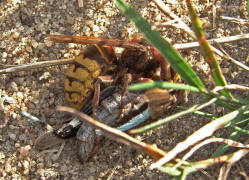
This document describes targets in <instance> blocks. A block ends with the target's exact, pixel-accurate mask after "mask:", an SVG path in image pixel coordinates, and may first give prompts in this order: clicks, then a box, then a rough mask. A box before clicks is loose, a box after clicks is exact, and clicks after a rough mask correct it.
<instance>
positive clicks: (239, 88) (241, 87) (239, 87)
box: [212, 84, 249, 93]
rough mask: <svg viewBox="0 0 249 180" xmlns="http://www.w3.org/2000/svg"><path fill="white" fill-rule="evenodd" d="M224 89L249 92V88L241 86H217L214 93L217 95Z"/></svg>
mask: <svg viewBox="0 0 249 180" xmlns="http://www.w3.org/2000/svg"><path fill="white" fill-rule="evenodd" d="M223 89H228V90H240V91H249V87H246V86H241V85H238V84H229V85H225V86H217V87H215V88H214V89H213V90H212V91H213V92H215V93H216V92H218V91H221V90H223Z"/></svg>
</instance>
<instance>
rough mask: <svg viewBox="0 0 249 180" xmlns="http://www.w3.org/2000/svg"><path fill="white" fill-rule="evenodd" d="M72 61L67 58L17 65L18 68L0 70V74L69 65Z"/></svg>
mask: <svg viewBox="0 0 249 180" xmlns="http://www.w3.org/2000/svg"><path fill="white" fill-rule="evenodd" d="M73 60H74V58H69V59H59V60H51V61H42V62H35V63H30V64H23V65H18V66H15V67H11V68H6V69H0V74H6V73H12V72H19V71H25V70H30V69H34V68H42V67H48V66H56V65H63V64H70V63H73Z"/></svg>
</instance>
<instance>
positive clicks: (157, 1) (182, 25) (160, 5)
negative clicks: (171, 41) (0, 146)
mask: <svg viewBox="0 0 249 180" xmlns="http://www.w3.org/2000/svg"><path fill="white" fill-rule="evenodd" d="M153 2H154V3H155V4H156V5H157V7H158V8H159V9H160V10H161V11H162V12H163V13H165V14H166V15H167V16H169V17H171V18H173V19H174V20H176V22H178V23H177V24H178V25H177V27H178V28H181V29H182V30H184V31H185V32H187V33H188V34H189V35H190V36H191V37H193V38H194V39H196V37H195V35H194V33H193V32H192V30H191V29H190V28H189V27H188V26H187V25H186V24H185V23H184V22H183V21H182V20H181V19H180V18H179V17H177V16H176V15H175V14H174V13H173V12H171V11H170V9H169V7H168V6H166V5H165V4H164V3H163V2H162V1H161V0H153ZM175 26H176V25H175ZM248 36H249V34H247V39H248ZM208 42H209V43H210V46H211V48H212V49H213V51H214V52H215V53H216V54H218V55H219V56H221V57H223V58H227V57H226V56H225V55H224V54H223V53H222V52H221V51H220V50H218V49H216V48H215V47H213V46H212V45H211V44H213V43H212V42H210V41H208ZM197 44H198V42H197ZM197 44H196V47H197V46H199V44H198V45H197ZM174 47H175V46H174ZM179 49H181V48H179Z"/></svg>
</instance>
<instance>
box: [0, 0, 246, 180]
mask: <svg viewBox="0 0 249 180" xmlns="http://www.w3.org/2000/svg"><path fill="white" fill-rule="evenodd" d="M129 2H130V3H131V4H132V7H133V8H135V9H136V10H137V11H138V12H140V14H142V15H143V17H145V18H146V19H147V20H148V21H149V22H150V23H151V24H153V25H154V26H155V28H156V29H157V30H158V31H159V32H160V33H161V34H162V36H163V37H165V38H168V39H169V40H170V41H171V42H172V44H175V43H185V42H191V41H193V39H192V38H191V37H190V36H189V35H188V34H187V33H185V32H184V31H183V30H180V29H177V28H176V27H172V26H171V27H170V26H166V25H164V23H165V22H168V21H169V20H170V19H169V18H168V17H166V16H165V15H164V14H163V13H161V12H160V10H159V9H158V8H157V7H156V6H155V4H154V3H153V2H151V1H146V0H145V1H129ZM215 2H216V3H215V4H214V5H213V4H212V2H211V1H204V0H203V1H196V0H195V1H193V3H194V5H195V8H196V10H197V11H198V14H199V16H200V17H201V19H202V20H203V22H204V26H205V31H206V33H207V38H208V39H210V38H218V37H223V36H231V35H237V34H244V33H248V32H249V28H248V24H241V23H236V22H232V21H229V20H223V19H222V18H221V16H229V17H233V18H242V19H247V12H246V6H247V5H246V1H242V0H238V1H230V0H222V1H215ZM165 3H166V2H165ZM167 4H168V5H169V7H170V8H171V10H172V11H173V12H174V13H175V14H176V15H177V16H179V17H180V18H181V19H182V20H183V21H184V22H185V23H187V24H189V23H190V20H189V16H188V11H187V8H186V5H185V3H183V1H167ZM213 6H215V8H216V11H217V12H216V17H215V23H214V24H215V27H213V25H212V23H213V21H212V19H213V13H212V7H213ZM0 22H1V24H0V40H1V41H0V57H1V58H0V60H1V62H0V63H1V65H3V67H4V66H5V67H6V66H7V65H20V64H26V63H32V62H38V61H44V60H54V59H59V58H67V57H73V56H74V55H76V54H79V52H80V51H81V49H82V48H83V46H81V45H75V44H51V43H50V42H48V41H46V40H44V35H45V34H47V33H51V34H54V33H60V34H74V35H87V36H101V37H108V38H117V39H127V38H128V37H130V36H131V35H132V34H133V33H134V32H136V30H135V28H134V26H133V25H131V23H130V22H129V21H128V20H127V18H125V17H124V16H123V15H122V14H121V13H120V11H119V10H118V8H116V7H115V5H114V4H113V3H112V2H111V1H105V0H102V1H96V2H95V1H89V0H85V1H84V7H83V8H79V7H78V4H77V1H75V0H74V1H54V0H48V1H28V0H25V1H17V0H3V1H0ZM222 46H223V48H224V49H225V50H226V51H227V53H228V54H230V56H232V57H233V58H235V59H237V60H238V61H240V62H241V63H244V64H246V65H249V58H248V48H249V41H248V40H243V41H237V42H233V43H225V44H223V45H222ZM181 54H182V55H183V57H184V58H185V59H186V60H187V61H188V62H189V63H190V64H191V66H192V67H193V68H194V69H195V70H196V71H197V73H198V75H200V77H201V79H202V80H203V81H204V82H205V84H206V85H207V86H208V87H209V88H212V87H213V83H210V82H212V80H211V77H210V75H209V72H208V66H207V64H206V63H205V62H204V60H203V57H201V56H200V53H199V50H198V49H197V48H195V49H191V50H182V51H181ZM218 59H219V62H220V65H221V67H222V70H223V71H224V74H225V77H226V78H227V80H228V83H229V84H242V85H246V86H249V84H248V78H249V76H248V72H246V71H244V70H242V69H240V68H238V67H237V66H236V65H234V64H233V63H231V62H230V61H227V60H224V59H222V58H218ZM66 68H67V66H55V67H48V68H40V69H35V70H27V71H24V72H16V73H11V74H3V75H1V76H0V95H1V96H0V102H1V103H0V105H1V106H0V122H1V124H2V123H3V120H4V118H6V119H7V120H8V124H7V126H6V127H4V128H1V129H0V169H2V172H0V176H1V177H0V178H1V179H88V180H92V179H107V178H108V177H112V178H113V179H171V177H169V176H168V175H165V174H164V173H161V172H159V171H157V170H153V171H151V170H149V169H148V166H149V165H150V164H151V163H152V162H153V160H152V159H150V158H149V157H148V156H146V155H144V154H141V153H139V152H137V151H135V150H132V149H129V148H128V147H126V146H124V145H120V144H118V143H116V142H114V141H111V140H105V141H104V142H102V147H101V149H100V150H99V153H98V154H97V155H96V156H94V157H93V158H92V159H91V160H90V161H89V162H87V163H84V164H81V163H80V162H79V161H78V158H77V155H76V147H75V139H70V140H68V141H67V142H66V145H65V148H64V150H63V151H62V154H61V155H60V157H59V159H58V160H56V161H53V153H46V154H45V155H42V154H40V153H39V152H38V151H37V150H35V149H34V142H35V140H36V138H37V137H38V136H39V135H40V134H41V133H42V132H44V131H45V128H44V127H43V126H42V125H41V124H39V123H34V122H31V121H30V120H29V119H27V118H24V117H22V116H21V115H20V113H19V110H20V109H21V110H23V111H27V112H29V113H30V114H32V115H34V116H37V117H39V118H41V119H42V118H43V119H45V120H46V122H48V123H49V124H51V125H55V124H58V123H60V122H61V121H62V119H60V118H59V117H60V114H58V112H56V111H55V108H56V106H58V105H65V104H66V103H65V99H64V92H63V84H64V78H65V70H66ZM237 95H242V96H243V95H244V96H245V95H246V94H243V93H241V94H240V93H238V94H237ZM188 98H189V102H188V103H187V104H186V105H188V106H190V105H192V104H195V103H198V102H201V97H200V96H199V95H197V94H190V95H189V97H188ZM205 111H207V112H212V113H215V114H220V115H221V114H223V113H225V112H224V111H223V110H222V109H221V110H220V109H219V108H217V107H215V106H213V107H210V108H207V109H205ZM173 112H176V110H172V112H169V114H172V113H173ZM209 121H210V119H207V118H201V117H195V116H192V115H188V116H184V117H183V118H181V119H178V120H177V121H174V122H171V123H169V124H167V125H166V126H165V127H164V128H160V129H159V130H157V131H154V132H151V133H150V134H144V135H141V137H140V138H141V139H143V140H144V141H145V142H147V143H150V144H157V146H158V147H160V148H162V149H164V150H166V151H168V150H170V149H171V148H173V147H174V146H175V145H176V144H177V143H178V142H180V141H182V140H184V139H185V138H186V137H187V136H188V135H190V134H191V133H193V132H194V131H195V130H197V129H199V128H200V127H202V126H203V125H204V124H205V123H207V122H209ZM227 134H229V132H228V130H223V131H220V132H219V133H217V136H220V135H227ZM245 139H246V137H241V138H240V140H241V141H242V142H243V140H245ZM217 147H218V145H217V144H215V145H213V144H212V145H210V146H205V148H201V149H200V150H199V151H198V153H197V154H196V155H195V156H194V158H193V159H192V160H201V159H205V158H208V157H209V156H210V155H211V154H212V152H214V150H215V148H217ZM29 148H30V149H31V150H30V152H29ZM20 152H21V153H20ZM26 152H27V154H26ZM28 152H29V153H28ZM20 154H21V155H22V156H24V157H20ZM248 158H249V157H248V155H247V156H246V157H245V158H244V159H243V160H241V161H239V162H238V163H237V164H236V165H235V166H234V167H233V168H232V170H231V172H230V176H229V179H239V177H241V175H239V173H240V172H242V171H244V172H246V173H247V176H248V175H249V171H248V170H249V165H248ZM218 167H219V166H218V165H217V166H212V167H211V168H208V169H207V170H205V171H202V172H198V173H194V174H192V175H191V176H189V179H217V176H218V170H219V168H218Z"/></svg>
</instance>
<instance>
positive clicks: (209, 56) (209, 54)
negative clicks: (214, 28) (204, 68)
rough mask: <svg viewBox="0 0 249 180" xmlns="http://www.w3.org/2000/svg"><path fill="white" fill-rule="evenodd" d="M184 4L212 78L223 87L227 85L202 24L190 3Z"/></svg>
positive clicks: (230, 95)
mask: <svg viewBox="0 0 249 180" xmlns="http://www.w3.org/2000/svg"><path fill="white" fill-rule="evenodd" d="M186 2H187V6H188V9H189V12H190V16H191V21H192V27H193V30H194V32H195V35H196V37H197V39H198V42H199V44H200V49H201V53H202V55H203V56H204V58H205V60H206V62H207V63H208V65H209V67H210V69H211V74H212V77H213V79H214V81H215V83H216V85H217V86H225V85H226V84H227V82H226V79H225V77H224V76H223V74H222V72H221V69H220V66H219V64H218V62H217V59H216V57H215V55H214V53H213V50H212V49H211V47H210V45H209V43H208V41H207V39H206V36H205V33H204V29H203V27H202V23H201V21H200V19H199V18H198V16H197V14H196V13H195V10H194V8H193V6H192V4H191V1H190V0H186ZM222 93H223V94H224V95H226V96H229V97H232V94H231V93H230V92H229V91H227V90H222Z"/></svg>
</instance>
